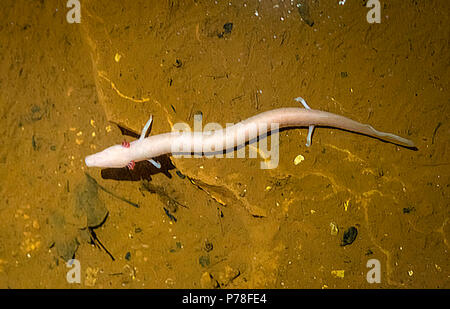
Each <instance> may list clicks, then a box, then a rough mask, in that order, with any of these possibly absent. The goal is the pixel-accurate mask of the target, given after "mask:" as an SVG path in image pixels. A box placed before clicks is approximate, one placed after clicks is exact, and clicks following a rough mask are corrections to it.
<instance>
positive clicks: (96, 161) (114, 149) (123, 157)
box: [84, 145, 132, 168]
mask: <svg viewBox="0 0 450 309" xmlns="http://www.w3.org/2000/svg"><path fill="white" fill-rule="evenodd" d="M131 153H132V152H131V151H130V148H126V147H123V146H122V145H114V146H111V147H109V148H106V149H105V150H103V151H100V152H97V153H95V154H93V155H90V156H87V157H86V158H85V160H84V161H85V162H86V165H87V166H89V167H100V168H121V167H125V166H127V164H128V163H130V161H131V160H132V158H131Z"/></svg>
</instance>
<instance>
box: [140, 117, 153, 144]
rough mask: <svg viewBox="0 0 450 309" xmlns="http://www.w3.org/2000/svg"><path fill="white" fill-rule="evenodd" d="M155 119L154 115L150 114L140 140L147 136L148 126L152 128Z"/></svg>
mask: <svg viewBox="0 0 450 309" xmlns="http://www.w3.org/2000/svg"><path fill="white" fill-rule="evenodd" d="M152 121H153V115H150V119H149V120H148V121H147V123H146V124H145V126H144V128H143V129H142V132H141V136H140V137H139V140H143V139H144V138H145V136H146V135H147V131H148V128H150V125H151V124H152Z"/></svg>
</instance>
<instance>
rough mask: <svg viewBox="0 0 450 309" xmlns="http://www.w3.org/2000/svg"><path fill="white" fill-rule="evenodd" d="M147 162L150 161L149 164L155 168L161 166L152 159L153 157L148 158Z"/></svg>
mask: <svg viewBox="0 0 450 309" xmlns="http://www.w3.org/2000/svg"><path fill="white" fill-rule="evenodd" d="M147 161H148V162H150V163H151V164H153V165H154V166H155V167H156V168H161V163H159V162H157V161H155V160H153V159H148V160H147Z"/></svg>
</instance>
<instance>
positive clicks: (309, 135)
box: [294, 97, 314, 147]
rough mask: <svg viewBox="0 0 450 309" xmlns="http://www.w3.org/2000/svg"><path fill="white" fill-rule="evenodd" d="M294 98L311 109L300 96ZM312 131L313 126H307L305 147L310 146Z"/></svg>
mask: <svg viewBox="0 0 450 309" xmlns="http://www.w3.org/2000/svg"><path fill="white" fill-rule="evenodd" d="M294 100H295V101H297V102H300V103H302V104H303V107H304V108H306V109H311V107H309V106H308V104H306V101H305V100H304V99H303V98H302V97H298V98H295V99H294ZM313 131H314V126H313V125H310V126H309V127H308V136H307V137H306V147H309V146H311V140H312V134H313Z"/></svg>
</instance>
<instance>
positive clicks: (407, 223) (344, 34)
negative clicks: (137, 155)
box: [0, 0, 450, 288]
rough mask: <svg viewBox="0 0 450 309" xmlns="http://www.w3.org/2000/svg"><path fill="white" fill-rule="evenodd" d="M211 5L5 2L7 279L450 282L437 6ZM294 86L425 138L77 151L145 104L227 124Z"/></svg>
mask: <svg viewBox="0 0 450 309" xmlns="http://www.w3.org/2000/svg"><path fill="white" fill-rule="evenodd" d="M216 2H217V3H216ZM216 2H214V1H175V0H173V1H153V2H152V1H140V0H139V1H123V3H121V2H119V1H106V0H99V1H94V0H90V1H87V0H85V1H82V3H81V23H79V24H76V23H75V24H69V23H68V22H67V21H66V14H67V12H68V10H69V9H68V8H66V3H65V1H44V0H41V1H25V0H22V1H16V0H4V1H2V4H1V11H0V17H1V18H0V20H1V22H0V69H1V75H0V89H1V91H0V108H1V110H0V111H1V113H0V115H1V119H2V126H1V134H0V139H1V144H2V147H1V152H0V165H1V169H0V173H1V180H0V190H1V196H2V199H1V204H0V218H1V222H2V223H1V227H0V287H2V288H7V287H10V288H36V287H44V288H79V287H82V288H86V287H94V288H200V287H205V288H212V287H221V288H347V287H349V288H379V287H382V288H388V287H389V288H392V287H394V288H420V287H426V288H449V287H450V285H449V282H450V281H449V275H450V272H449V252H448V250H449V247H448V238H449V234H450V226H449V192H450V191H449V183H450V182H449V176H450V174H449V168H450V167H449V165H450V160H449V153H448V152H449V133H450V131H449V130H450V127H449V123H448V118H449V91H448V89H449V88H448V87H449V85H448V82H449V78H448V77H449V74H448V70H449V43H448V38H449V37H450V33H449V32H450V27H449V20H448V18H449V14H448V12H449V8H450V5H449V2H448V1H443V0H442V1H400V0H398V1H384V0H380V2H381V23H380V24H370V23H368V22H367V20H366V15H367V12H368V11H369V9H368V8H366V7H365V3H366V2H367V1H347V2H346V3H345V4H344V5H339V4H338V1H337V0H336V1H319V0H315V1H314V0H311V1H306V0H304V1H302V4H303V5H304V6H303V7H301V9H300V10H299V9H298V8H297V3H298V1H288V0H286V1H275V0H273V1H269V0H263V1H234V0H230V1H216ZM306 6H307V10H306V9H305V8H306ZM302 17H303V18H302ZM298 96H302V97H303V98H305V99H306V101H307V102H308V103H309V105H310V106H311V107H312V108H315V109H321V110H326V111H330V112H334V113H337V114H342V115H345V116H348V117H350V118H352V119H355V120H358V121H361V122H363V123H369V124H371V125H373V126H374V127H375V128H377V129H380V130H383V131H387V132H392V133H394V134H398V135H401V136H404V137H406V138H409V139H412V140H413V141H415V143H416V144H417V148H418V150H417V151H414V150H410V149H406V148H402V147H398V146H395V145H393V144H389V143H383V142H381V141H379V140H376V139H373V138H368V137H366V136H362V135H358V134H352V133H349V132H345V131H341V130H336V129H332V128H316V130H315V133H314V137H313V144H312V146H311V147H310V148H306V147H305V146H304V144H305V139H306V133H307V130H305V129H290V130H284V131H282V132H281V133H280V136H279V140H280V145H279V147H280V148H279V153H280V158H279V163H278V166H277V167H276V168H274V169H265V170H263V169H260V163H261V161H262V159H261V157H260V156H258V157H257V158H248V156H247V158H235V159H229V158H228V159H225V158H223V159H220V158H213V159H208V158H191V159H188V158H185V159H182V158H173V157H163V158H159V160H160V162H161V163H162V164H163V168H162V169H161V170H157V169H156V168H154V167H153V166H152V165H150V164H149V163H148V164H137V166H136V168H135V170H133V171H128V170H127V169H119V170H112V169H105V170H100V169H96V168H87V167H86V166H85V164H84V157H85V156H86V155H88V154H92V153H94V152H97V151H99V150H101V149H103V148H105V147H107V146H110V145H112V144H117V143H120V142H121V141H122V140H123V139H124V138H125V139H127V140H129V141H130V140H132V139H133V138H134V137H130V136H125V137H124V136H123V135H122V131H121V130H120V129H119V126H120V127H121V128H123V129H127V130H129V131H132V132H136V133H138V132H140V130H141V128H142V126H143V125H144V124H145V122H146V121H147V119H148V117H149V116H150V115H153V119H154V123H153V127H152V132H151V134H159V133H163V132H167V131H170V130H171V125H173V124H174V123H177V122H186V123H188V124H190V125H192V124H193V120H194V115H196V114H198V113H200V112H201V113H202V115H203V124H206V123H211V122H217V123H219V124H221V125H222V126H225V124H226V123H236V122H238V121H240V120H242V119H245V118H247V117H249V116H252V115H254V114H257V113H259V112H262V111H266V110H270V109H274V108H278V107H288V106H298V103H297V102H295V101H293V98H295V97H298ZM123 131H125V130H123ZM249 147H252V146H247V147H246V150H247V153H248V151H249V150H250V149H249ZM298 155H302V156H303V158H304V160H303V161H301V162H300V163H298V162H297V163H298V164H294V159H295V158H296V157H297V156H298ZM351 227H353V228H354V229H356V230H357V235H356V238H354V236H355V235H354V234H353V235H350V234H351V233H350V234H349V233H346V231H352V230H353V231H354V229H350V228H351ZM344 235H345V237H344ZM351 236H353V238H354V239H352V237H351ZM344 238H345V239H346V241H347V243H346V245H345V246H343V239H344ZM352 240H353V241H352ZM72 257H75V258H76V259H77V260H78V261H80V268H81V283H79V284H78V283H73V284H70V283H68V282H67V280H66V274H67V272H68V270H69V268H67V267H66V265H65V261H66V260H68V259H70V258H72ZM370 259H377V260H378V261H379V262H380V281H381V282H380V283H372V284H369V283H368V282H367V280H366V274H367V272H368V271H369V270H370V268H368V267H367V262H368V261H369V260H370Z"/></svg>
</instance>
